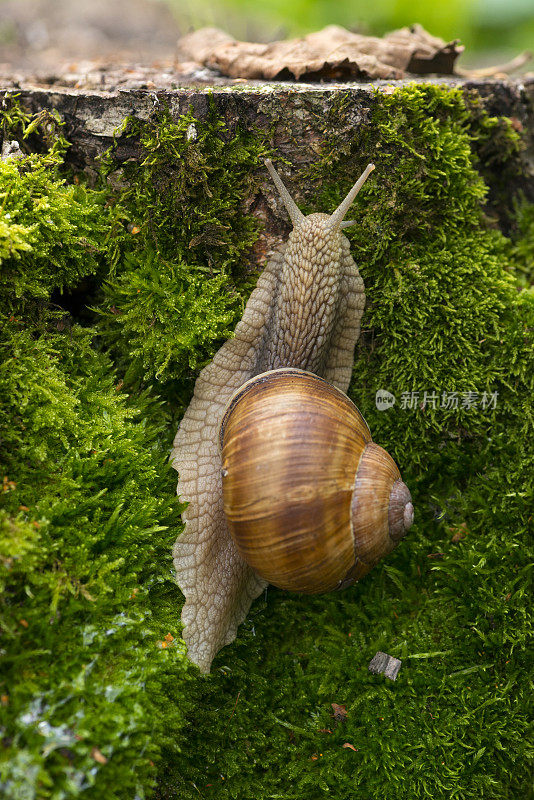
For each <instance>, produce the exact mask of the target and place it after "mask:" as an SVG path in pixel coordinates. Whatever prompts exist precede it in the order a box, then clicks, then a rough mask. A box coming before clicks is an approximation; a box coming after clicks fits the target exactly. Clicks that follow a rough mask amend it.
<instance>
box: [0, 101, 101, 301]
mask: <svg viewBox="0 0 534 800" xmlns="http://www.w3.org/2000/svg"><path fill="white" fill-rule="evenodd" d="M1 116H2V124H3V129H4V135H6V136H7V135H8V134H9V135H10V136H13V135H15V136H18V137H19V139H20V140H21V142H22V143H23V146H24V144H25V142H26V140H28V138H31V137H32V135H36V133H39V134H40V136H41V137H42V138H43V137H44V139H45V140H48V141H49V143H50V147H49V148H48V149H47V150H46V152H45V153H44V154H43V155H39V154H36V153H32V152H28V153H24V151H23V156H22V157H21V158H17V159H13V158H8V159H6V160H3V161H1V162H0V187H1V190H0V268H1V271H0V296H1V297H2V302H3V303H4V304H7V305H4V309H5V308H7V307H9V308H11V309H12V310H16V309H17V308H19V307H20V306H21V301H22V298H24V301H25V302H28V301H31V300H33V299H39V300H48V299H49V298H50V295H51V292H52V291H53V290H54V289H55V290H60V291H61V290H62V289H63V288H64V287H65V286H67V285H72V284H76V283H77V282H78V281H79V280H80V279H81V278H82V277H84V276H86V275H91V274H93V273H95V272H96V271H97V269H98V265H99V256H100V255H101V254H102V253H103V252H104V250H105V247H104V245H103V239H104V233H105V232H106V231H107V227H108V226H107V224H106V223H107V221H106V215H105V213H104V211H103V205H104V199H105V198H104V197H103V196H102V195H100V194H99V193H98V192H94V191H92V192H88V191H87V190H86V189H85V188H84V186H83V185H81V184H79V185H67V183H66V182H65V179H64V178H63V177H62V176H61V167H62V165H63V156H64V154H65V150H66V149H67V147H68V142H66V140H65V139H64V137H63V136H62V135H61V124H60V123H59V122H58V120H57V119H56V117H54V116H53V115H51V114H48V113H46V112H45V113H42V114H39V115H38V116H37V117H36V118H35V119H33V120H30V118H29V117H28V116H27V115H25V114H24V112H23V111H22V110H21V109H20V107H19V106H18V105H17V104H14V105H11V106H9V107H8V108H7V109H6V110H4V111H3V113H2V115H1Z"/></svg>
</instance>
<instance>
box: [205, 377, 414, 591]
mask: <svg viewBox="0 0 534 800" xmlns="http://www.w3.org/2000/svg"><path fill="white" fill-rule="evenodd" d="M220 444H221V454H222V487H223V503H224V511H225V514H226V518H227V521H228V525H229V529H230V534H231V536H232V538H233V540H234V543H235V545H236V547H237V549H238V552H239V553H240V555H241V556H242V558H243V559H244V560H245V561H246V562H247V564H249V566H251V567H252V568H253V569H254V570H255V571H256V572H257V573H258V574H259V575H260V576H261V577H262V578H263V579H264V580H266V581H268V582H269V583H272V584H274V585H275V586H278V587H279V588H281V589H287V590H290V591H294V592H304V593H306V594H319V593H321V592H328V591H331V590H333V589H340V588H345V587H346V586H349V585H350V584H352V583H354V581H356V580H358V579H359V578H362V577H363V576H364V575H366V574H367V572H368V571H369V570H370V569H371V568H372V566H373V565H374V564H376V563H377V561H379V559H380V558H382V557H383V556H385V555H387V554H388V553H389V552H391V550H393V548H394V547H395V546H396V545H397V544H398V542H399V541H400V540H401V539H402V537H403V536H404V535H405V533H406V531H407V529H408V528H409V527H410V525H411V523H412V520H413V506H412V503H411V497H410V492H409V490H408V488H407V487H406V485H405V484H404V483H403V482H402V480H401V478H400V473H399V470H398V468H397V466H396V464H395V462H394V461H393V459H392V458H391V456H390V455H389V454H388V453H387V452H386V451H385V450H384V449H383V448H382V447H379V446H378V445H377V444H375V443H374V442H373V441H372V438H371V433H370V431H369V428H368V427H367V423H366V422H365V420H364V418H363V417H362V415H361V414H360V412H359V411H358V409H357V408H356V406H355V405H354V404H353V403H352V402H351V401H350V400H349V398H348V397H347V396H346V395H345V394H344V393H343V392H341V391H340V390H339V389H336V388H335V387H334V386H332V384H330V383H328V382H327V381H325V380H323V379H322V378H320V377H318V376H317V375H313V374H312V373H309V372H304V371H302V370H296V369H288V368H286V369H278V370H274V371H270V372H266V373H264V374H262V375H259V376H256V377H255V378H252V379H251V380H249V381H247V382H246V383H245V384H244V386H243V387H241V388H240V389H239V390H238V392H237V393H236V394H235V395H234V397H233V398H232V400H231V401H230V403H229V406H228V408H227V410H226V412H225V415H224V418H223V421H222V425H221V431H220Z"/></svg>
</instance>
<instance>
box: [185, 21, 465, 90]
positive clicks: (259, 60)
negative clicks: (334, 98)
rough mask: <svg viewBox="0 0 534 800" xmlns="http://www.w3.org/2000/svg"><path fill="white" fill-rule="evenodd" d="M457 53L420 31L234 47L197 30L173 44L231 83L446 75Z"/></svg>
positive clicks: (335, 31) (336, 31) (332, 32)
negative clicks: (232, 80) (229, 79)
mask: <svg viewBox="0 0 534 800" xmlns="http://www.w3.org/2000/svg"><path fill="white" fill-rule="evenodd" d="M462 50H463V47H461V46H459V45H458V44H457V41H453V42H449V43H448V44H447V43H446V42H444V41H443V40H442V39H437V38H436V37H434V36H431V35H430V34H429V33H427V32H426V31H425V30H424V28H422V27H421V25H412V26H411V27H410V28H401V29H400V30H398V31H393V32H392V33H388V34H386V36H384V37H383V38H382V39H380V38H377V37H375V36H362V35H361V34H359V33H351V32H350V31H348V30H346V29H345V28H342V27H340V26H339V25H328V26H327V27H326V28H323V30H321V31H317V32H316V33H310V34H309V35H308V36H305V37H303V38H302V39H286V40H282V41H277V42H270V43H269V44H260V43H256V42H239V41H237V40H236V39H234V38H233V37H232V36H229V35H228V34H227V33H224V31H221V30H219V29H218V28H201V29H200V30H198V31H195V32H194V33H190V34H188V35H187V36H184V37H183V38H182V39H180V41H179V42H178V57H179V58H181V59H182V60H190V61H196V62H197V63H198V64H202V65H204V66H207V67H210V68H211V69H217V70H219V71H220V72H222V73H223V75H228V76H230V77H231V78H249V79H250V78H257V79H263V80H291V79H296V80H299V79H301V78H305V79H306V80H338V81H343V80H356V79H361V78H364V79H365V78H366V79H369V78H384V79H387V80H394V79H399V78H403V77H404V76H405V75H406V74H409V73H412V74H418V75H423V74H428V73H432V72H439V73H442V74H452V72H453V66H454V61H455V60H456V58H457V57H458V55H459V54H460V53H461V52H462Z"/></svg>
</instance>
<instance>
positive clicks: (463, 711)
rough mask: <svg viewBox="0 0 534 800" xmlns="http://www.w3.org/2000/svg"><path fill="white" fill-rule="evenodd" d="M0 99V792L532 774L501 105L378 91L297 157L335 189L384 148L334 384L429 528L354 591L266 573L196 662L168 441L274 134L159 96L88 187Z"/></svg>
mask: <svg viewBox="0 0 534 800" xmlns="http://www.w3.org/2000/svg"><path fill="white" fill-rule="evenodd" d="M343 102H344V101H343V99H341V101H340V103H341V104H342V103H343ZM2 116H3V122H2V125H3V133H4V135H6V136H7V137H8V138H10V139H11V138H16V139H17V140H18V141H19V142H20V143H21V146H22V149H23V153H24V156H23V157H22V158H18V159H8V160H5V161H3V162H1V163H0V260H1V266H2V271H1V275H0V294H1V308H0V313H1V321H0V348H1V352H2V357H1V365H0V407H1V413H0V448H1V456H0V458H1V464H2V472H1V475H0V477H1V478H3V492H2V498H1V499H2V503H1V510H0V526H1V527H0V588H1V592H2V593H1V596H0V653H1V660H0V733H1V743H0V793H1V796H2V797H5V798H6V800H45V798H46V799H47V800H48V799H49V798H50V799H51V800H63V798H77V797H80V798H88V799H89V798H93V797H104V798H106V800H108V798H110V799H111V800H112V799H113V798H117V800H119V798H120V800H134V798H143V797H150V796H153V795H154V794H155V796H156V797H157V798H160V800H163V798H165V799H166V800H167V799H168V800H171V799H172V800H174V798H176V800H178V799H179V800H182V798H183V799H184V800H189V798H191V799H192V798H199V797H202V798H217V799H219V798H220V799H221V800H230V798H232V800H234V799H235V800H271V798H281V799H283V800H304V798H305V799H306V800H316V798H317V799H318V798H323V797H332V798H336V800H345V799H346V798H351V799H352V798H354V800H375V798H376V799H377V800H378V798H380V799H381V800H382V799H384V800H389V798H395V800H403V799H404V798H406V800H419V798H427V797H428V798H443V799H445V798H447V799H448V798H455V800H463V799H464V798H466V799H467V798H469V799H470V798H488V800H500V799H501V798H502V799H504V798H506V800H512V799H513V800H515V798H523V797H526V796H528V793H529V774H530V773H529V757H530V756H531V755H532V749H531V747H530V745H529V739H528V722H529V661H528V657H527V642H528V638H529V635H530V632H531V626H532V622H531V614H530V603H529V597H528V594H527V591H528V587H529V583H528V578H529V571H528V570H529V563H530V559H529V544H530V542H529V538H528V536H529V533H531V528H532V508H533V506H534V504H533V494H534V493H533V482H534V452H533V446H532V433H533V407H532V396H533V386H532V382H533V376H534V364H533V361H534V356H533V351H534V349H533V347H532V339H531V334H532V327H533V322H534V295H533V294H532V289H531V288H530V287H531V284H532V267H533V264H534V214H533V211H532V207H531V206H528V205H526V204H525V203H524V202H523V201H522V199H521V197H516V198H512V199H510V200H509V201H508V203H507V206H506V212H505V213H506V215H507V218H506V220H503V219H501V220H500V222H501V223H502V225H503V227H504V229H505V230H506V231H507V234H508V235H506V236H505V235H503V233H501V232H500V230H499V226H498V224H497V222H498V221H499V220H496V218H495V215H494V214H490V213H488V207H487V204H486V201H487V197H488V191H491V196H492V198H499V197H500V196H501V195H502V191H503V187H502V185H501V186H499V180H495V176H496V175H497V176H499V175H500V176H501V179H504V178H503V176H504V177H506V175H507V174H511V173H513V171H514V170H516V169H517V165H518V163H519V161H518V154H519V151H520V148H521V146H522V143H521V140H520V138H519V136H518V134H517V133H516V132H515V131H514V129H513V127H512V126H511V124H510V123H509V121H508V120H506V119H500V118H492V117H488V116H487V114H485V112H484V111H483V110H482V109H481V108H480V106H479V104H478V103H477V101H476V98H473V97H470V96H466V95H464V94H463V93H462V92H460V91H459V90H450V89H446V88H440V87H432V86H418V87H415V86H409V87H406V88H404V89H400V90H397V91H395V92H393V93H391V94H377V95H376V97H375V98H374V101H373V104H372V109H371V113H370V116H369V121H368V123H366V124H363V125H362V126H361V127H360V128H358V129H356V130H355V131H354V138H353V141H351V142H350V143H348V144H347V143H346V142H345V143H344V145H343V146H342V147H341V146H339V142H336V141H335V136H334V137H333V138H332V139H331V140H328V141H325V143H324V146H323V151H322V153H321V155H320V157H319V158H318V161H317V163H316V164H315V165H314V166H313V168H311V169H310V170H308V172H307V173H306V174H304V175H302V176H301V180H300V184H301V185H307V186H309V187H314V188H313V189H312V188H310V193H309V194H308V195H306V197H305V198H304V203H305V204H307V206H306V207H305V208H304V210H305V211H308V212H309V211H312V210H321V211H329V210H332V209H333V208H334V207H335V206H336V205H337V203H338V202H339V200H340V199H341V197H342V196H343V195H344V194H345V193H346V191H347V189H348V188H349V186H350V185H351V184H352V182H353V179H354V175H357V174H359V173H360V171H361V168H362V166H364V165H365V164H366V163H367V162H368V161H370V160H373V161H374V162H375V164H376V167H377V169H376V172H375V173H374V176H376V179H374V177H373V180H370V181H368V183H367V184H366V186H365V187H364V189H363V190H362V192H361V194H360V197H359V198H358V201H357V203H356V206H355V215H356V218H357V219H358V224H357V225H355V226H354V227H353V228H349V229H348V231H347V233H348V235H349V236H350V238H351V241H352V250H353V254H354V256H355V259H356V260H357V262H358V264H359V265H360V268H361V273H362V276H363V278H364V281H365V284H366V289H367V298H368V299H367V308H366V312H365V316H364V319H363V332H362V337H361V340H360V343H359V346H358V350H357V354H356V360H355V366H354V375H353V381H352V383H351V388H350V390H349V393H350V395H351V397H352V398H353V399H354V400H355V402H356V403H357V405H358V406H359V407H360V409H361V410H362V412H363V414H364V416H365V417H366V419H367V421H368V423H369V425H370V428H371V430H372V432H373V436H374V438H375V440H376V441H377V442H378V443H379V444H381V445H383V446H385V447H386V448H387V449H388V450H389V451H390V452H391V453H392V455H393V456H394V458H395V459H396V460H397V462H398V463H399V465H400V467H401V470H402V473H403V477H404V479H405V480H406V482H407V483H408V485H409V486H410V489H411V491H412V495H413V499H414V505H415V507H416V523H415V525H414V527H413V529H412V530H411V531H410V534H409V537H408V539H407V540H406V541H405V543H404V544H403V545H402V546H401V547H399V548H398V549H397V550H396V551H395V552H394V553H393V554H392V555H391V556H390V557H389V558H388V559H387V561H385V562H383V563H382V564H380V565H379V566H377V567H376V568H375V569H374V570H373V571H372V572H371V573H370V574H369V575H368V576H367V577H366V578H365V579H364V580H363V581H362V582H361V583H360V584H358V585H356V586H354V587H351V588H350V589H347V590H345V591H344V592H341V593H334V594H330V595H324V596H320V597H304V596H297V595H295V596H290V595H289V594H286V593H284V592H281V591H278V590H276V589H273V588H269V589H268V590H267V592H266V593H265V595H264V596H262V598H260V599H259V600H258V601H256V602H255V604H254V605H253V607H252V609H251V613H250V614H249V616H248V619H247V620H246V622H245V623H244V624H243V625H242V626H241V628H240V631H239V635H238V638H237V640H236V642H235V643H234V644H233V645H231V646H229V647H227V648H225V649H223V650H222V651H221V652H220V653H219V655H218V656H217V658H216V659H215V661H214V664H213V668H212V674H211V675H210V676H206V677H204V676H200V675H199V673H198V671H197V669H196V668H195V667H193V666H192V665H190V664H189V662H188V661H187V658H186V654H185V649H184V646H183V643H182V641H181V638H180V622H179V615H180V606H181V603H182V601H183V598H182V596H181V593H180V591H179V590H178V588H177V587H176V585H175V584H174V581H173V577H172V570H171V557H170V548H171V545H172V542H173V541H174V539H175V537H176V535H177V534H178V533H179V531H180V516H179V515H180V510H181V506H180V503H179V500H178V499H177V498H176V497H175V484H176V476H175V474H174V473H173V472H172V470H171V469H170V467H169V466H168V463H167V460H168V453H169V449H170V444H171V441H172V437H173V435H174V432H175V428H176V424H177V421H178V419H179V417H180V415H181V413H183V410H184V407H185V406H186V404H187V402H188V399H189V397H190V396H191V392H192V387H193V384H194V379H195V377H196V375H197V374H198V371H199V370H200V369H201V367H202V366H203V365H204V364H205V363H207V361H209V359H210V358H211V356H212V355H213V353H214V352H215V350H216V349H217V347H218V346H219V345H220V344H221V343H222V341H224V339H225V338H227V337H228V336H229V335H231V331H232V329H233V327H234V326H235V324H236V322H237V320H238V319H239V318H240V315H241V312H242V309H243V306H244V303H245V302H246V298H247V296H248V294H249V292H250V290H251V288H252V286H253V284H254V277H255V276H254V275H251V274H250V271H249V270H248V269H247V263H248V262H247V258H248V256H249V253H250V248H251V246H252V244H253V243H254V241H255V240H256V238H257V236H258V231H259V226H258V223H257V222H256V221H255V220H254V218H253V217H252V216H249V215H247V214H245V213H244V212H243V205H242V202H243V200H244V199H245V198H247V197H249V196H250V194H251V193H252V192H253V191H254V189H255V185H254V178H253V176H254V175H257V174H258V162H259V160H260V159H261V158H262V156H263V155H264V154H265V153H266V152H267V150H268V148H269V142H268V141H267V140H265V139H264V138H263V137H258V136H254V135H252V134H251V133H250V132H246V131H244V130H242V131H241V130H239V131H238V132H237V133H236V134H235V135H230V134H229V133H228V132H227V131H225V130H224V126H223V124H222V123H221V122H220V120H219V119H218V118H217V115H216V113H215V112H213V113H212V114H211V116H210V118H209V119H205V120H195V119H194V118H193V117H192V116H191V115H185V116H183V117H181V118H180V119H177V120H176V119H175V120H173V119H171V117H170V115H169V114H168V113H167V112H165V111H162V112H158V113H157V114H156V115H155V116H154V118H153V119H151V120H149V122H147V123H139V122H138V121H135V120H129V121H127V122H125V126H124V128H123V130H122V131H121V134H120V135H121V136H123V137H133V138H134V139H136V140H139V141H140V143H141V147H142V157H141V158H140V159H138V160H136V161H131V162H127V163H126V164H121V165H119V164H118V163H117V162H116V160H115V158H114V150H113V149H112V150H111V151H110V152H109V153H108V155H107V157H106V158H105V159H104V160H103V162H102V167H101V175H100V178H99V182H98V184H97V185H96V186H92V187H91V188H90V187H88V186H87V185H85V183H84V180H83V176H80V175H77V174H74V173H73V172H72V171H71V170H70V169H69V168H67V166H66V163H65V154H66V153H67V151H68V142H67V141H66V140H65V138H64V136H63V134H62V126H61V120H59V119H57V118H56V117H54V116H53V115H52V114H49V113H42V114H40V115H38V116H37V117H35V118H30V117H29V116H28V115H27V114H26V113H25V112H24V111H23V110H22V109H21V108H20V107H19V105H18V103H17V101H16V99H14V98H11V99H10V100H9V101H7V102H6V103H5V105H4V107H3V110H2ZM192 131H193V133H192ZM495 159H500V163H499V168H498V169H497V170H495V169H493V170H492V171H491V172H490V171H488V164H489V163H490V162H492V163H494V160H495ZM488 182H489V183H488ZM312 191H313V194H312V193H311V192H312ZM501 208H502V204H501ZM379 390H386V391H389V392H391V393H393V394H394V395H395V398H396V402H395V405H394V406H393V407H392V408H390V409H389V410H387V411H379V410H378V409H377V407H376V403H375V395H376V392H377V391H379ZM377 650H382V651H385V652H387V653H389V654H390V655H393V656H396V657H397V658H400V659H402V668H401V671H400V674H399V677H398V678H397V680H396V681H395V682H392V681H389V680H388V679H387V678H385V677H384V676H382V675H372V674H371V673H369V672H368V670H367V665H368V663H369V661H370V659H371V658H372V656H373V655H374V654H375V652H376V651H377ZM333 704H335V705H333ZM339 706H341V707H342V708H337V707H339ZM336 709H337V710H336Z"/></svg>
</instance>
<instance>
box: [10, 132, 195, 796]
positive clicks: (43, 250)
mask: <svg viewBox="0 0 534 800" xmlns="http://www.w3.org/2000/svg"><path fill="white" fill-rule="evenodd" d="M25 124H27V121H26V122H25ZM26 130H27V128H26ZM50 152H51V151H50V150H49V151H47V152H45V153H44V154H43V155H42V156H38V155H33V156H29V157H28V158H24V159H21V160H20V161H18V162H17V163H13V162H9V161H8V162H6V164H4V165H2V166H3V167H5V168H4V169H3V171H2V172H1V174H0V192H3V196H4V198H6V197H9V198H11V200H10V202H13V203H14V202H15V199H17V198H18V201H19V203H20V206H19V207H18V208H15V206H13V211H14V214H13V216H15V214H17V215H18V216H17V217H16V218H18V219H24V220H27V221H28V222H29V225H28V226H27V227H28V228H29V229H31V230H30V233H31V238H30V235H29V234H28V233H27V231H25V232H24V234H23V240H24V241H25V242H28V241H30V243H31V250H26V251H24V252H27V253H29V254H30V255H29V256H28V258H26V259H25V258H20V259H18V256H17V253H13V250H12V249H11V250H10V251H9V253H8V256H7V258H6V260H5V261H4V264H3V266H6V267H7V269H8V270H9V277H10V278H11V281H12V282H13V283H11V284H8V280H7V278H6V281H5V284H4V286H5V294H4V296H3V298H2V305H3V308H2V311H1V313H0V354H1V356H0V442H1V451H2V460H1V471H0V476H2V477H3V492H2V497H1V499H2V508H1V509H0V588H1V589H2V595H1V598H0V648H1V656H2V658H1V666H0V696H1V699H0V731H1V734H2V746H1V747H0V793H1V794H2V797H5V798H6V800H11V799H12V800H20V799H21V798H36V800H37V799H38V800H42V799H43V798H54V800H55V799H56V798H67V797H69V798H70V797H77V796H80V795H83V796H84V797H88V798H90V797H96V796H102V794H104V795H105V796H106V797H109V798H114V797H133V796H134V795H136V796H138V797H143V796H144V792H145V791H146V789H147V787H149V786H150V785H151V783H152V782H153V778H154V774H155V764H156V763H157V762H158V760H159V759H161V752H162V749H164V748H165V749H166V750H167V751H169V752H171V751H173V750H176V746H177V743H176V737H175V735H174V734H175V731H177V730H179V728H180V726H181V725H182V723H183V716H184V712H185V710H186V709H187V708H188V700H187V696H186V693H185V692H184V689H183V686H184V684H185V682H186V681H187V679H188V675H190V674H191V673H192V672H193V670H192V669H191V668H190V665H189V664H188V662H187V660H186V658H185V649H184V646H183V643H182V642H181V640H180V638H179V633H180V623H179V616H178V612H177V607H178V604H179V592H178V589H177V587H176V586H175V584H174V582H173V580H172V577H171V574H170V559H169V552H170V547H171V544H172V542H173V541H174V539H175V538H176V535H177V533H178V532H179V530H180V516H179V512H180V508H181V506H180V505H179V502H178V499H177V498H176V496H175V478H174V473H173V471H172V470H171V468H170V467H169V465H168V449H169V446H170V422H169V419H168V416H167V415H166V413H165V410H164V409H163V408H162V406H161V403H157V402H156V401H155V400H154V399H151V398H150V397H148V396H147V395H146V394H145V395H143V394H139V395H138V396H137V397H136V399H135V402H132V400H131V398H128V397H127V396H126V394H125V393H123V392H121V391H120V383H119V381H118V378H117V376H116V374H115V372H114V369H113V366H112V364H111V361H110V360H109V358H108V356H107V355H106V354H104V353H102V352H99V351H97V350H96V349H95V347H94V343H95V338H96V331H95V330H94V329H90V328H83V327H81V326H80V325H79V324H77V323H75V322H74V321H73V320H72V319H71V318H70V317H69V315H68V314H66V313H65V311H63V310H61V309H58V307H57V305H52V304H48V303H46V302H45V299H46V298H47V297H49V296H50V293H51V291H52V290H57V289H59V288H61V287H64V288H66V289H68V290H70V289H72V288H75V287H76V285H77V282H78V281H79V279H80V277H81V276H82V275H83V274H87V273H88V272H89V271H93V270H94V269H95V263H96V262H95V261H94V260H93V261H92V260H91V258H89V259H88V265H85V266H84V267H83V268H82V267H80V264H81V263H82V262H81V261H78V255H79V252H78V250H79V242H80V240H81V238H83V237H85V236H86V234H87V230H89V234H88V235H90V236H93V235H94V236H95V239H97V238H99V241H101V239H100V234H101V232H102V231H106V232H108V231H107V227H108V226H107V222H106V219H107V218H106V213H105V212H104V211H102V205H101V202H100V201H101V195H100V193H98V192H94V191H93V192H91V191H89V190H88V191H87V193H86V197H87V207H89V208H91V215H93V217H94V225H95V230H91V228H90V222H89V219H90V218H89V217H88V216H87V215H86V214H85V213H82V211H83V210H82V211H80V207H79V205H78V204H77V202H76V199H75V196H76V192H77V191H78V190H77V189H76V187H70V186H67V185H66V184H65V183H64V182H62V181H61V180H59V179H57V170H58V169H59V168H60V167H61V159H60V156H59V154H58V153H55V154H53V157H51V155H50ZM15 173H16V174H18V176H19V177H18V179H17V178H16V174H15ZM36 186H38V187H39V190H38V191H33V190H34V189H35V187H36ZM32 205H33V206H34V208H35V209H37V210H36V211H35V212H34V213H33V215H32V212H31V207H32ZM45 207H46V208H48V209H49V210H48V211H47V213H50V214H53V215H54V219H56V220H57V225H56V226H55V227H54V241H55V244H53V245H51V244H50V242H51V234H50V230H51V228H49V227H48V226H47V225H42V224H41V217H40V216H39V213H40V210H42V209H43V208H45ZM50 209H52V210H50ZM97 209H100V211H99V212H98V213H97ZM12 218H13V217H12ZM32 219H33V220H37V222H36V223H35V224H34V223H33V222H32ZM10 224H11V223H10ZM32 226H33V227H32ZM58 231H61V233H62V236H63V244H64V246H63V248H62V249H61V248H60V247H59V245H58V243H57V239H56V237H57V236H58ZM102 238H103V237H102ZM101 246H102V247H103V245H101ZM56 250H57V251H58V252H59V250H61V253H60V257H59V256H58V258H56V256H55V253H56ZM61 259H63V260H61ZM63 267H64V269H63ZM13 284H14V285H15V286H16V287H17V293H19V291H20V292H22V294H21V296H20V297H16V296H15V292H12V291H10V288H9V287H10V286H13ZM37 298H38V299H39V301H40V302H39V303H37V302H36V299H37ZM13 311H14V312H15V313H11V312H13ZM165 637H167V639H166V638H165ZM172 696H174V697H181V700H180V702H179V703H177V704H171V703H170V698H171V697H172ZM167 706H169V713H167V711H166V710H165V709H166V707H167Z"/></svg>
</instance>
